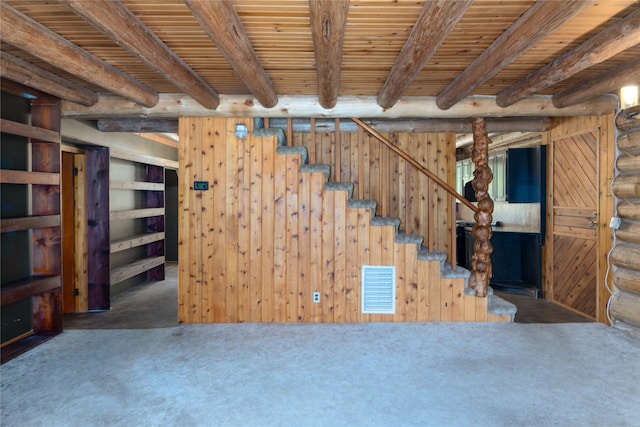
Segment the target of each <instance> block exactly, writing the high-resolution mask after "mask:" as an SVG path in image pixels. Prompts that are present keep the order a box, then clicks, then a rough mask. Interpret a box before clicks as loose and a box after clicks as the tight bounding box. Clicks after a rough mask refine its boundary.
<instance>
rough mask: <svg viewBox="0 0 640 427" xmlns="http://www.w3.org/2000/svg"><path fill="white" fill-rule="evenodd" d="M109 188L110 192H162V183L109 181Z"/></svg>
mask: <svg viewBox="0 0 640 427" xmlns="http://www.w3.org/2000/svg"><path fill="white" fill-rule="evenodd" d="M109 188H110V189H112V190H143V191H164V183H162V182H160V183H158V182H143V181H111V182H109Z"/></svg>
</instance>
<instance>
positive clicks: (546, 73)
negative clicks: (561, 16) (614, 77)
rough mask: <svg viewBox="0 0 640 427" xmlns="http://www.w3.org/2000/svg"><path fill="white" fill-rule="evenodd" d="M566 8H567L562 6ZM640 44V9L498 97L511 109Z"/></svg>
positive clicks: (500, 103)
mask: <svg viewBox="0 0 640 427" xmlns="http://www.w3.org/2000/svg"><path fill="white" fill-rule="evenodd" d="M563 7H564V5H563ZM638 43H640V9H639V10H636V11H635V12H633V13H631V14H629V15H628V16H627V17H626V18H624V19H622V20H621V21H619V22H617V23H616V24H614V25H612V26H610V27H609V28H607V29H606V30H604V31H602V32H600V33H598V34H596V35H595V36H593V37H591V38H590V39H589V40H587V41H586V42H584V43H582V44H581V45H579V46H577V47H576V48H575V49H572V50H570V51H569V52H567V53H565V54H564V55H562V56H560V57H558V58H556V59H554V60H553V61H551V62H549V63H548V64H547V65H545V66H544V67H542V68H540V69H539V70H538V71H536V72H534V73H532V74H530V75H529V76H527V77H526V78H525V79H524V80H521V81H520V82H518V83H516V84H515V85H513V86H510V87H508V88H507V89H505V90H503V91H502V92H500V93H499V94H498V96H497V97H496V102H497V103H498V105H499V106H501V107H508V106H510V105H512V104H514V103H516V102H518V101H520V100H521V99H523V98H526V97H527V96H529V95H531V94H534V93H536V92H539V91H541V90H543V89H546V88H548V87H550V86H553V85H554V84H556V83H558V82H560V81H562V80H565V79H567V78H569V77H571V76H573V75H574V74H577V73H579V72H580V71H582V70H585V69H587V68H589V67H591V66H592V65H595V64H599V63H601V62H603V61H606V60H607V59H609V58H611V57H613V56H615V55H617V54H618V53H620V52H622V51H624V50H626V49H628V48H630V47H633V46H635V45H637V44H638Z"/></svg>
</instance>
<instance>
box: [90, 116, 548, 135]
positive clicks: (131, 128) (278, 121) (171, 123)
mask: <svg viewBox="0 0 640 427" xmlns="http://www.w3.org/2000/svg"><path fill="white" fill-rule="evenodd" d="M363 121H364V122H365V123H367V124H368V125H369V126H371V127H372V128H374V129H375V130H377V131H378V132H385V133H389V132H418V133H425V132H454V133H466V132H471V120H469V119H415V120H385V119H363ZM314 122H315V123H314V124H315V131H316V132H318V133H322V132H335V129H336V128H335V125H336V122H335V120H334V119H317V120H315V121H314ZM287 126H288V120H287V119H286V118H272V119H271V120H269V127H270V128H275V129H283V130H287ZM291 126H292V130H293V131H294V132H302V133H309V132H311V122H310V120H309V119H308V118H307V119H302V118H301V119H298V118H296V119H293V120H292V124H291ZM486 126H487V130H488V131H489V132H516V131H526V132H544V131H546V130H549V128H550V127H551V119H550V118H549V117H496V118H491V117H489V118H487V119H486ZM97 127H98V130H100V131H101V132H132V133H138V132H143V133H147V134H148V133H177V132H178V119H99V120H98V122H97ZM340 131H341V132H357V131H358V125H356V124H355V123H354V122H353V121H351V120H347V119H345V120H342V121H341V122H340Z"/></svg>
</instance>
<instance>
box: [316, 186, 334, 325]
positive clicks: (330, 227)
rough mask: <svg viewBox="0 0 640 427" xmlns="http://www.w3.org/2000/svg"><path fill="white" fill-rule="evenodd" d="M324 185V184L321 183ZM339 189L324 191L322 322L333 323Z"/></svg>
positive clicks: (321, 279) (322, 213)
mask: <svg viewBox="0 0 640 427" xmlns="http://www.w3.org/2000/svg"><path fill="white" fill-rule="evenodd" d="M321 185H322V186H324V184H321ZM336 193H338V192H337V191H324V192H323V195H322V212H321V225H322V258H321V265H320V267H321V269H320V271H321V274H320V283H321V291H320V295H321V299H320V306H321V308H322V322H323V323H333V322H334V321H335V319H334V308H335V305H334V303H335V301H334V286H335V284H336V283H335V257H336V255H335V253H334V245H335V238H336V236H335V234H336V230H335V228H336V215H335V198H336Z"/></svg>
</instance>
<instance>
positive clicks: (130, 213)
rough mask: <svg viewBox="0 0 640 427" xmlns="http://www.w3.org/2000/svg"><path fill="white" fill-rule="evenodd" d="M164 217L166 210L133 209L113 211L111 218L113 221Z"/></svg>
mask: <svg viewBox="0 0 640 427" xmlns="http://www.w3.org/2000/svg"><path fill="white" fill-rule="evenodd" d="M162 215H164V208H147V209H131V210H123V211H111V214H110V216H109V218H110V219H111V221H117V220H121V219H136V218H149V217H152V216H162Z"/></svg>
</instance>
